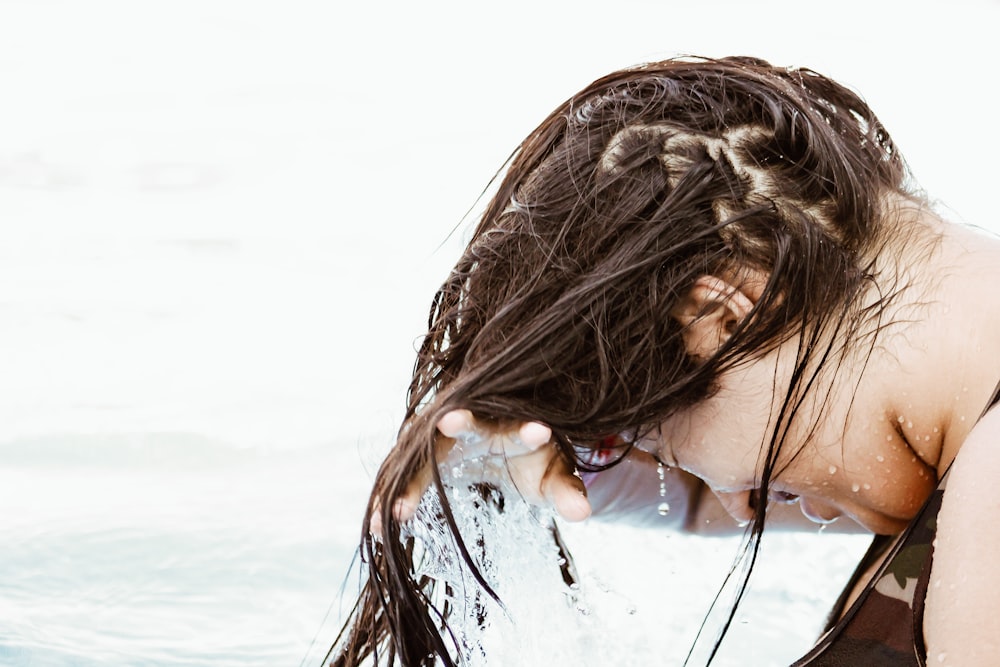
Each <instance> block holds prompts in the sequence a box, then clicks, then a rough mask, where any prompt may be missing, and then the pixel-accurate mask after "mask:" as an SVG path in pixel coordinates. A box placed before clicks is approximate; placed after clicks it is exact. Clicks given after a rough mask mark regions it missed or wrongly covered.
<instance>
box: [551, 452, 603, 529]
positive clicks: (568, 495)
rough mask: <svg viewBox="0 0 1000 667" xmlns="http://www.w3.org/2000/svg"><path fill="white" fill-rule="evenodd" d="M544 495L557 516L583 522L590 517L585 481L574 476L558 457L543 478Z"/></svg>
mask: <svg viewBox="0 0 1000 667" xmlns="http://www.w3.org/2000/svg"><path fill="white" fill-rule="evenodd" d="M541 489H542V495H543V496H544V498H545V499H546V500H547V501H548V502H549V504H550V505H551V506H552V508H553V509H554V510H555V511H556V514H558V515H559V516H561V517H562V518H563V519H565V520H566V521H583V520H584V519H586V518H587V517H589V516H590V513H591V507H590V501H589V500H587V487H585V486H584V484H583V480H581V479H580V478H579V477H577V476H576V475H574V474H573V472H572V471H571V470H570V468H569V466H568V465H567V464H566V463H565V461H563V460H562V457H558V460H557V461H555V462H554V464H553V467H552V468H551V469H550V470H549V471H548V472H547V473H546V475H545V477H543V478H542V487H541Z"/></svg>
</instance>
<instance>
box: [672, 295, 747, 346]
mask: <svg viewBox="0 0 1000 667" xmlns="http://www.w3.org/2000/svg"><path fill="white" fill-rule="evenodd" d="M754 296H756V294H752V295H751V294H748V293H747V292H745V291H744V290H742V289H741V288H739V287H736V286H734V285H732V284H731V283H729V282H727V281H726V280H723V279H722V278H719V277H718V276H710V275H704V276H701V277H699V278H698V279H697V280H696V281H695V283H694V285H693V286H692V287H691V291H690V292H689V293H688V294H687V296H685V297H684V298H683V299H681V301H680V302H679V303H678V304H677V306H676V307H675V308H674V310H673V311H672V312H671V315H672V316H673V317H674V319H676V320H677V321H678V322H679V323H680V325H681V326H682V327H683V331H682V335H683V336H684V346H685V348H686V349H687V352H688V354H690V355H692V356H694V357H697V358H708V357H710V356H712V355H713V354H715V353H716V352H717V351H718V350H719V348H720V347H722V345H724V344H725V342H726V341H727V340H729V337H730V336H732V334H733V331H734V330H735V329H736V326H737V325H738V324H739V323H740V322H742V321H743V320H744V319H745V318H746V317H747V316H748V315H749V314H750V312H751V311H752V310H753V307H754V303H755V299H753V298H752V297H754Z"/></svg>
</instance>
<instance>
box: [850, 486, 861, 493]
mask: <svg viewBox="0 0 1000 667" xmlns="http://www.w3.org/2000/svg"><path fill="white" fill-rule="evenodd" d="M860 490H861V485H860V484H851V491H853V492H854V493H857V492H858V491H860Z"/></svg>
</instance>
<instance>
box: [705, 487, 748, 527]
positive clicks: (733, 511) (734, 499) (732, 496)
mask: <svg viewBox="0 0 1000 667" xmlns="http://www.w3.org/2000/svg"><path fill="white" fill-rule="evenodd" d="M712 493H714V494H715V497H716V498H718V499H719V502H720V503H722V507H723V508H724V509H725V510H726V512H728V513H729V516H731V517H733V518H734V519H736V523H738V524H740V525H741V526H742V525H744V524H746V523H747V522H748V521H750V520H752V519H753V508H752V507H750V492H749V491H715V490H713V491H712Z"/></svg>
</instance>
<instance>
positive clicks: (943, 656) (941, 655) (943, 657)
mask: <svg viewBox="0 0 1000 667" xmlns="http://www.w3.org/2000/svg"><path fill="white" fill-rule="evenodd" d="M947 659H948V654H947V653H945V652H944V651H941V652H940V653H938V654H937V661H938V662H944V661H945V660H947Z"/></svg>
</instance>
